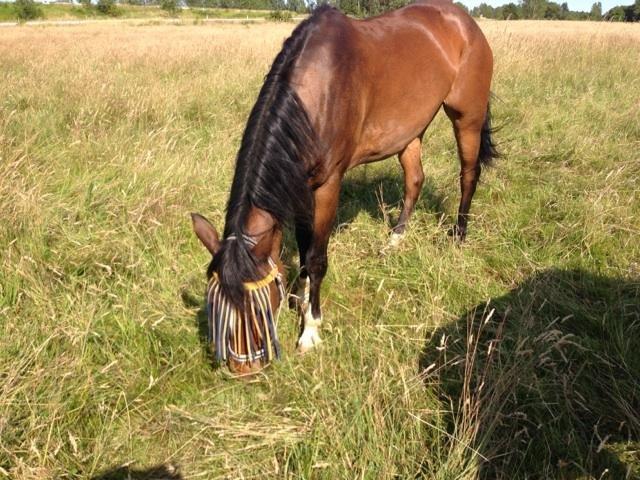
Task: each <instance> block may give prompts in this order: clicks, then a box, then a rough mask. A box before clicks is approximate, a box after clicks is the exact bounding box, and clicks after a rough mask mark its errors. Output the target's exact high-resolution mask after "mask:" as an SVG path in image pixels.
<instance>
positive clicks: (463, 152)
mask: <svg viewBox="0 0 640 480" xmlns="http://www.w3.org/2000/svg"><path fill="white" fill-rule="evenodd" d="M444 110H445V112H446V113H447V115H448V116H449V118H450V119H451V122H452V123H453V130H454V133H455V136H456V142H457V144H458V157H459V158H460V192H461V197H460V206H459V208H458V219H457V221H456V224H455V225H454V227H453V228H452V230H451V231H450V235H453V236H454V237H455V238H456V239H458V240H461V241H463V240H464V238H465V236H466V234H467V222H468V220H469V209H470V208H471V200H472V199H473V194H474V193H475V191H476V185H477V184H478V180H479V179H480V171H481V165H480V160H479V153H480V141H481V135H482V126H483V124H484V122H485V117H486V112H487V107H486V104H485V105H483V106H482V110H481V111H480V112H461V111H459V110H456V109H455V108H453V107H451V106H449V105H447V104H446V103H445V105H444Z"/></svg>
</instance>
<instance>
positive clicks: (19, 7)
mask: <svg viewBox="0 0 640 480" xmlns="http://www.w3.org/2000/svg"><path fill="white" fill-rule="evenodd" d="M13 8H14V9H15V12H16V17H18V20H19V21H21V22H26V21H27V20H35V19H36V18H41V17H43V16H44V14H43V13H42V8H40V5H38V4H36V2H34V1H33V0H16V2H15V3H14V5H13Z"/></svg>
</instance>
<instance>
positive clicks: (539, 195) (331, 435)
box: [0, 22, 640, 480]
mask: <svg viewBox="0 0 640 480" xmlns="http://www.w3.org/2000/svg"><path fill="white" fill-rule="evenodd" d="M481 25H482V27H483V29H484V30H485V32H486V34H487V36H488V38H489V41H490V43H491V44H492V46H493V49H494V54H495V58H496V66H495V80H494V87H493V88H494V90H495V92H496V94H497V96H498V97H499V99H498V100H496V101H495V103H494V105H493V111H494V115H495V117H496V123H497V124H500V125H503V128H502V130H501V131H500V133H499V134H497V135H496V138H497V139H498V140H499V142H500V146H501V149H502V151H503V152H504V155H505V157H504V159H502V160H500V161H499V162H498V163H497V165H496V167H495V168H493V169H491V170H488V171H486V172H485V174H484V175H483V180H482V183H481V185H480V187H479V189H478V192H477V194H476V199H475V201H474V205H473V208H472V212H473V213H474V218H473V222H472V223H471V225H470V233H469V237H468V240H467V243H466V244H465V245H464V246H463V247H462V248H459V247H457V246H455V245H453V244H451V243H450V242H449V240H448V238H447V236H446V227H447V226H448V225H449V224H450V223H451V221H452V218H453V216H454V214H455V209H456V204H457V199H458V191H457V190H458V187H457V171H458V166H457V160H456V158H455V145H454V142H453V139H452V134H451V128H450V126H449V124H448V121H447V120H446V119H445V118H444V117H443V116H439V117H438V118H437V119H436V120H435V121H434V124H433V125H432V126H431V127H430V129H429V130H428V134H427V141H426V146H425V148H424V152H423V160H424V161H423V164H424V169H425V172H426V174H427V177H428V180H427V182H426V185H425V190H424V192H423V195H422V199H421V201H420V204H419V206H418V208H417V211H416V214H415V216H414V220H413V223H412V225H411V228H410V231H409V232H408V237H407V239H406V241H405V243H404V244H403V246H402V247H401V248H400V250H399V251H398V252H397V253H395V254H394V255H389V256H380V255H378V252H379V250H380V249H381V248H382V247H383V246H384V245H385V242H386V239H387V234H388V231H389V227H390V223H389V219H393V218H395V217H396V216H397V214H398V213H399V201H400V197H401V191H402V184H401V180H400V169H399V166H398V165H397V161H396V160H393V159H392V160H388V161H386V162H383V163H379V164H375V165H370V166H366V167H361V168H360V169H357V170H355V171H353V172H351V173H350V174H349V175H348V177H347V179H346V181H345V185H344V189H343V193H342V200H341V206H340V210H339V215H338V221H337V222H336V227H335V231H334V233H333V236H332V241H331V244H330V260H329V261H330V270H329V273H328V276H327V279H326V281H325V284H324V286H323V293H324V295H323V308H324V313H325V319H326V321H325V327H324V330H323V332H324V340H325V343H324V345H323V347H322V348H321V349H319V350H318V351H317V352H314V353H312V354H310V355H308V356H305V357H303V358H300V357H297V356H296V355H295V354H294V344H295V339H296V332H297V323H296V319H295V316H294V315H293V313H292V312H290V311H283V312H282V313H281V316H280V323H279V333H280V337H281V341H282V343H283V345H284V358H283V359H282V360H281V361H279V362H277V363H276V364H274V365H273V367H272V368H271V369H270V370H269V371H268V372H267V373H266V374H265V375H264V376H262V377H260V378H259V380H258V381H256V382H254V383H243V382H238V381H233V380H230V379H228V378H227V376H226V375H225V372H224V371H222V370H216V369H213V368H212V367H211V365H210V361H209V357H208V355H207V354H206V346H205V344H204V340H203V336H202V329H203V321H204V316H203V313H202V310H201V305H202V301H203V290H204V287H205V278H204V270H205V266H206V264H207V261H208V258H207V254H206V252H205V251H204V249H203V248H202V247H201V246H200V245H199V244H198V242H197V240H196V239H195V237H194V235H193V234H192V232H191V230H190V228H191V227H190V220H189V216H188V213H189V212H191V211H200V212H202V213H204V214H206V215H208V216H209V217H210V218H212V219H213V220H214V221H215V223H216V224H217V225H218V226H219V227H221V226H222V218H223V213H224V212H223V209H224V205H225V202H226V199H227V192H228V188H229V184H230V180H231V175H232V169H233V161H234V155H235V152H236V150H237V148H238V144H239V140H240V136H241V134H242V130H243V127H244V123H245V121H246V119H247V115H248V112H249V110H250V108H251V106H252V103H253V101H254V99H255V97H256V95H257V92H258V89H259V88H260V85H261V82H262V78H263V77H264V74H265V73H266V71H267V69H268V67H269V64H270V62H271V60H272V59H273V57H274V55H275V54H276V52H277V50H278V48H279V46H280V44H281V42H282V40H283V39H284V38H285V37H286V35H287V34H288V33H289V32H290V31H291V29H292V26H291V25H273V24H271V25H267V24H265V25H262V24H260V25H215V26H202V25H200V26H186V25H180V26H169V25H146V26H134V25H121V26H119V27H118V28H117V29H115V28H113V26H109V25H105V24H92V25H85V26H73V27H38V28H34V27H21V28H11V27H9V28H3V29H1V30H0V58H2V66H3V68H2V69H1V70H0V79H1V82H2V85H3V95H2V96H1V97H0V212H2V213H1V219H2V221H1V222H0V249H1V250H2V252H3V255H2V258H1V259H0V478H2V477H3V476H4V477H6V478H11V479H43V478H61V479H64V478H83V479H89V478H93V479H102V480H106V479H114V478H128V476H130V477H131V478H145V477H144V475H147V474H149V475H151V474H153V475H156V476H161V477H163V478H173V479H178V478H184V479H191V478H194V479H197V478H249V477H275V478H279V477H286V478H331V479H333V478H356V477H357V478H392V477H398V478H416V477H424V478H435V479H457V478H464V479H467V478H499V479H536V478H563V479H564V478H566V479H591V478H593V479H601V478H602V479H605V478H610V479H623V478H629V479H635V478H640V453H639V452H640V424H639V422H640V415H639V414H638V412H639V411H640V389H639V388H638V386H639V385H640V373H639V372H640V353H639V352H640V335H638V333H639V332H638V330H639V329H640V282H639V276H640V261H639V259H640V240H639V238H640V236H639V233H640V220H639V218H638V213H637V212H638V211H640V196H639V191H638V178H639V177H640V157H639V153H638V152H639V151H640V148H639V147H640V110H639V108H640V103H639V98H638V93H637V92H639V91H640V79H639V77H638V74H637V72H638V70H639V69H640V58H639V57H638V55H637V44H638V41H639V40H640V30H639V29H638V27H637V26H636V25H615V26H614V25H609V24H600V23H598V24H594V23H563V22H548V23H547V22H482V24H481ZM284 253H285V257H287V258H290V257H292V256H293V254H294V252H293V251H292V249H291V245H290V242H289V246H288V249H287V250H286V251H285V252H284ZM294 272H295V269H294V268H292V275H294Z"/></svg>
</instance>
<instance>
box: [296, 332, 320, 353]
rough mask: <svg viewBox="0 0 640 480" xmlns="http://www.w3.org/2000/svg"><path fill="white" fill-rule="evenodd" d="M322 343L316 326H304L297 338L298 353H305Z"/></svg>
mask: <svg viewBox="0 0 640 480" xmlns="http://www.w3.org/2000/svg"><path fill="white" fill-rule="evenodd" d="M321 343H322V339H321V338H320V332H318V327H305V328H304V331H303V332H302V335H300V338H299V339H298V353H307V352H308V351H309V350H313V349H314V348H315V347H317V346H318V345H320V344H321Z"/></svg>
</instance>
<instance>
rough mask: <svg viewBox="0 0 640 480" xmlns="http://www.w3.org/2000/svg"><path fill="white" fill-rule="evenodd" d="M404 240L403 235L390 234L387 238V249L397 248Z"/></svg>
mask: <svg viewBox="0 0 640 480" xmlns="http://www.w3.org/2000/svg"><path fill="white" fill-rule="evenodd" d="M402 240H404V233H392V234H391V236H390V237H389V247H391V248H397V247H399V246H400V244H401V243H402Z"/></svg>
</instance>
